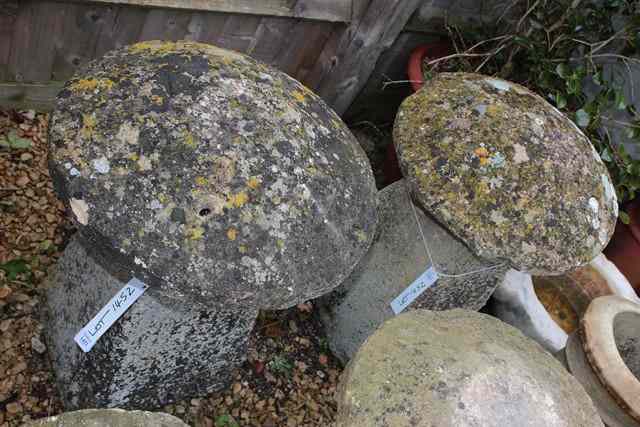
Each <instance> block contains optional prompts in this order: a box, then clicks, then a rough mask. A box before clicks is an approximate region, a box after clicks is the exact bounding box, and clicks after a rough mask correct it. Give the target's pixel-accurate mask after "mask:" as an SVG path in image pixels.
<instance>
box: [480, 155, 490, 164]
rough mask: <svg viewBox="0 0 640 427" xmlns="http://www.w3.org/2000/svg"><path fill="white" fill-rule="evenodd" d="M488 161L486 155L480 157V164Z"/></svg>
mask: <svg viewBox="0 0 640 427" xmlns="http://www.w3.org/2000/svg"><path fill="white" fill-rule="evenodd" d="M488 163H489V159H487V158H486V157H480V166H485V165H486V164H488Z"/></svg>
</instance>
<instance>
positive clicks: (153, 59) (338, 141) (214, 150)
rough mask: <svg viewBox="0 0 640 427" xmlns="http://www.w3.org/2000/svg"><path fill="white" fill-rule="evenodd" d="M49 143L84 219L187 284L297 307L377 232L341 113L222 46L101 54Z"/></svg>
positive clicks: (162, 276) (144, 47) (362, 165)
mask: <svg viewBox="0 0 640 427" xmlns="http://www.w3.org/2000/svg"><path fill="white" fill-rule="evenodd" d="M50 143H51V170H52V172H53V176H54V183H55V185H56V189H57V191H58V192H59V194H60V195H61V198H62V199H63V200H66V201H68V203H69V206H70V208H71V210H72V211H73V214H74V215H73V216H74V217H75V219H76V221H77V222H78V224H79V225H80V226H81V232H82V233H83V234H85V235H86V236H89V237H91V238H92V239H93V240H94V241H96V242H97V244H104V245H105V246H107V247H108V248H109V249H111V250H113V251H114V253H118V254H119V255H122V254H125V255H126V256H127V257H128V259H129V260H130V263H131V268H132V269H140V270H143V272H146V273H148V276H149V277H146V279H147V280H149V281H151V282H152V283H151V284H152V285H153V284H154V282H157V285H158V286H163V287H165V288H166V289H168V290H169V291H170V293H172V294H173V295H175V296H176V297H184V296H186V295H190V296H191V297H192V298H191V299H192V300H194V301H207V303H213V302H215V303H220V304H227V303H232V302H250V301H256V302H257V303H258V304H259V305H260V307H263V308H281V307H287V306H291V305H294V304H297V303H299V302H302V301H304V300H306V299H309V298H313V297H316V296H319V295H320V294H323V293H325V292H327V291H329V290H330V289H332V288H333V287H334V286H337V285H338V284H339V283H340V282H341V281H342V279H343V278H344V277H346V276H347V275H348V274H349V273H350V271H351V269H352V268H353V267H354V266H355V264H356V263H357V262H358V260H359V259H360V257H361V256H362V255H363V254H364V253H365V251H366V250H367V248H368V246H369V244H370V241H371V239H372V236H373V232H374V228H375V222H376V214H375V196H376V189H375V184H374V180H373V175H372V172H371V168H370V166H369V164H368V162H367V158H366V156H365V154H364V152H363V151H362V149H361V148H360V146H359V145H358V143H357V141H356V140H355V138H354V137H353V136H352V134H351V133H350V132H349V130H348V129H347V128H346V126H345V125H344V124H343V122H342V121H341V120H340V118H339V117H338V116H337V115H336V114H335V113H334V112H333V111H332V110H331V109H330V108H328V107H327V106H326V104H325V103H324V102H322V100H320V98H318V97H317V96H316V95H315V94H313V93H312V92H311V91H310V90H309V89H307V88H306V87H304V86H303V85H302V84H300V83H299V82H297V81H296V80H294V79H292V78H290V77H288V76H287V75H285V74H284V73H281V72H279V71H276V70H274V69H272V68H270V67H268V66H266V65H264V64H261V63H259V62H256V61H255V60H253V59H251V58H249V57H246V56H244V55H240V54H237V53H234V52H231V51H227V50H224V49H219V48H216V47H214V46H210V45H204V44H199V43H192V42H177V43H161V42H142V43H138V44H135V45H132V46H128V47H125V48H122V49H119V50H116V51H113V52H110V53H108V54H107V55H106V56H105V57H104V58H102V59H101V60H98V61H95V62H92V63H90V64H89V65H87V66H86V67H85V68H84V69H82V70H81V71H80V72H79V73H78V75H77V76H76V77H74V78H73V79H72V80H71V81H69V82H68V83H67V84H66V85H65V87H64V89H63V90H62V91H61V92H60V94H59V95H58V99H57V104H56V108H55V111H54V113H53V115H52V119H51V126H50ZM141 274H142V273H141Z"/></svg>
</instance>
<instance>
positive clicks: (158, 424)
mask: <svg viewBox="0 0 640 427" xmlns="http://www.w3.org/2000/svg"><path fill="white" fill-rule="evenodd" d="M27 426H28V427H187V424H185V423H183V422H182V421H181V420H180V419H179V418H176V417H174V416H172V415H169V414H164V413H162V412H147V411H124V410H122V409H84V410H81V411H74V412H65V413H63V414H60V415H55V416H53V417H49V418H43V419H40V420H36V421H33V422H31V423H29V424H27Z"/></svg>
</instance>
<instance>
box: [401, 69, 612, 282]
mask: <svg viewBox="0 0 640 427" xmlns="http://www.w3.org/2000/svg"><path fill="white" fill-rule="evenodd" d="M394 142H395V145H396V149H397V152H398V156H399V161H400V164H401V168H402V171H403V174H404V176H405V178H406V179H407V180H408V181H409V183H410V185H411V189H412V192H413V193H414V194H415V196H416V199H417V201H418V202H419V203H420V204H421V205H422V206H423V207H424V208H425V209H427V210H428V211H429V212H431V213H432V214H433V215H434V216H435V217H436V219H437V220H438V221H440V222H441V223H442V224H443V225H445V226H446V227H447V228H448V229H449V230H450V231H451V232H452V233H453V234H455V235H456V236H458V237H459V238H460V239H462V240H463V241H464V242H465V243H466V244H467V245H468V246H469V247H470V248H471V249H472V250H473V251H474V252H475V253H476V254H477V255H479V256H481V257H484V258H488V259H506V260H508V261H509V262H510V263H511V265H512V267H513V268H515V269H517V270H520V271H523V272H529V273H531V274H539V275H553V274H561V273H563V272H566V271H568V270H571V269H573V268H576V267H579V266H581V265H584V264H586V263H587V262H589V261H590V260H591V259H593V258H594V257H595V256H596V255H598V254H599V253H600V252H601V251H602V249H603V248H604V247H605V246H606V244H607V242H608V241H609V238H610V237H611V234H612V233H613V229H614V226H615V222H616V217H617V209H618V205H617V200H616V194H615V189H614V187H613V185H612V184H611V179H610V177H609V173H608V172H607V169H606V167H605V165H604V164H603V162H602V161H601V159H600V157H599V156H598V153H597V152H596V151H595V149H594V148H593V146H592V145H591V144H590V142H589V140H588V139H587V138H586V137H585V135H584V134H583V133H582V132H581V131H580V129H578V127H577V126H576V125H575V124H574V123H573V122H572V121H571V120H569V119H568V118H567V117H565V116H563V115H562V113H560V112H559V111H558V110H556V109H555V108H554V107H553V106H551V105H550V104H549V103H547V102H546V101H545V100H543V99H542V98H541V97H539V96H538V95H536V94H534V93H532V92H530V91H529V90H528V89H526V88H525V87H523V86H520V85H517V84H515V83H511V82H507V81H505V80H500V79H497V78H492V77H487V76H482V75H479V74H467V73H442V74H438V75H437V76H436V77H435V78H433V79H431V80H429V81H428V82H427V83H426V84H425V86H424V88H423V89H422V90H420V91H418V92H416V93H415V94H414V95H412V96H410V97H408V98H407V99H406V100H405V101H404V102H403V103H402V105H401V106H400V109H399V111H398V115H397V117H396V121H395V126H394Z"/></svg>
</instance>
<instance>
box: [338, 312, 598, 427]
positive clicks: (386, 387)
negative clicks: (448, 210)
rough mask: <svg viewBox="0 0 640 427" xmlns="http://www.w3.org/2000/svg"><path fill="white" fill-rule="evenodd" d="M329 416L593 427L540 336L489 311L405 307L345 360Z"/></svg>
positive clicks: (361, 421) (585, 400)
mask: <svg viewBox="0 0 640 427" xmlns="http://www.w3.org/2000/svg"><path fill="white" fill-rule="evenodd" d="M337 401H338V417H337V420H338V422H337V425H338V426H340V427H346V426H372V427H373V426H390V425H394V426H439V427H446V426H452V427H453V426H455V427H462V426H496V427H497V426H547V427H551V426H564V427H567V426H575V427H578V426H579V427H588V426H602V423H601V422H600V418H599V417H598V414H597V412H596V410H595V408H594V406H593V403H592V402H591V400H590V399H589V396H587V394H586V393H585V391H584V390H583V389H582V386H581V385H580V384H579V383H578V382H577V381H576V380H575V379H574V378H573V377H572V376H571V375H570V374H569V373H568V372H567V371H566V370H565V369H564V368H563V366H562V365H561V364H560V363H559V362H558V361H556V360H555V359H554V358H553V356H551V355H550V354H549V353H547V352H545V351H544V350H543V349H542V348H541V347H540V346H539V345H537V344H536V343H534V342H533V341H531V340H529V339H527V338H525V337H524V336H523V335H522V334H521V333H520V332H518V331H517V330H516V329H515V328H512V327H510V326H508V325H506V324H505V323H503V322H501V321H500V320H498V319H495V318H493V317H490V316H488V315H484V314H480V313H476V312H471V311H465V310H459V309H456V310H450V311H444V312H433V311H426V310H414V311H410V312H407V313H405V314H401V315H400V316H398V317H395V318H393V319H391V320H389V321H387V322H385V323H384V324H383V325H382V327H381V328H380V329H378V330H377V331H376V333H374V334H373V335H372V336H371V337H369V339H368V340H367V341H366V342H365V343H364V345H363V346H362V348H361V349H360V350H359V351H358V353H357V354H356V356H355V357H354V359H353V360H352V361H351V362H350V363H349V365H348V366H347V370H346V371H345V373H344V374H343V377H342V378H341V382H340V386H339V391H338V397H337Z"/></svg>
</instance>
